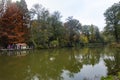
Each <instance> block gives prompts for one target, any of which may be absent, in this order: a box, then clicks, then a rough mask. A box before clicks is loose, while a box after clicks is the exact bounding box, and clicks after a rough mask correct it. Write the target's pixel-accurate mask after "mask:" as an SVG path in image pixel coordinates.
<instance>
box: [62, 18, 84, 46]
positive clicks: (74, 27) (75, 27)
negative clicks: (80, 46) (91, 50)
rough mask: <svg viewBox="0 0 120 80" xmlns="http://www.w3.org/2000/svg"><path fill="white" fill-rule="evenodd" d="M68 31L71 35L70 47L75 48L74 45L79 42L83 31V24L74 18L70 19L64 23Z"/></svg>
mask: <svg viewBox="0 0 120 80" xmlns="http://www.w3.org/2000/svg"><path fill="white" fill-rule="evenodd" d="M64 26H65V28H66V30H67V31H68V35H69V41H70V42H69V43H70V44H69V45H70V46H73V45H74V43H76V42H78V41H79V35H80V31H81V28H82V26H81V23H80V22H79V20H77V19H74V18H73V17H68V19H67V22H65V23H64Z"/></svg>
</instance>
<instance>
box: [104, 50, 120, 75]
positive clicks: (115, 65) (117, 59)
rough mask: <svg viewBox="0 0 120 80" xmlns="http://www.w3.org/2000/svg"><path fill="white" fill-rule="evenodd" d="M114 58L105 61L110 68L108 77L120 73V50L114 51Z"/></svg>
mask: <svg viewBox="0 0 120 80" xmlns="http://www.w3.org/2000/svg"><path fill="white" fill-rule="evenodd" d="M112 53H113V58H112V57H110V58H107V59H104V61H105V64H106V66H107V68H108V75H110V74H114V75H116V74H117V72H119V71H120V50H119V49H114V50H112Z"/></svg>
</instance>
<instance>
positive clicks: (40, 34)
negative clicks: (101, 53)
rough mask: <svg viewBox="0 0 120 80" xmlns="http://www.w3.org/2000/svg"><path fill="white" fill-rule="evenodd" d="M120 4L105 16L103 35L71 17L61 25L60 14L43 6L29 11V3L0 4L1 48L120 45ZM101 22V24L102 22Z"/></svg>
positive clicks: (22, 1)
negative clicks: (18, 45)
mask: <svg viewBox="0 0 120 80" xmlns="http://www.w3.org/2000/svg"><path fill="white" fill-rule="evenodd" d="M119 5H120V2H119V3H115V4H113V5H112V6H111V7H109V8H108V9H107V10H106V11H105V12H104V14H103V15H104V16H105V21H106V26H105V27H104V29H103V31H100V30H99V28H98V27H97V26H96V25H94V24H90V25H82V23H81V22H80V21H79V20H77V19H75V18H74V17H73V16H70V17H68V18H67V19H66V21H65V22H62V21H61V18H62V15H61V14H60V12H59V11H55V12H53V13H50V11H49V10H48V9H46V8H45V7H43V6H42V5H41V4H34V5H33V7H32V8H31V9H30V10H28V8H27V4H26V2H25V0H20V1H17V2H12V1H11V0H8V1H7V2H5V0H2V2H0V48H7V46H8V45H9V44H17V43H27V44H28V45H33V46H34V47H35V48H40V49H41V48H57V47H77V46H86V45H88V44H96V43H98V44H100V43H102V44H111V43H114V44H118V43H120V6H119ZM98 21H99V20H98Z"/></svg>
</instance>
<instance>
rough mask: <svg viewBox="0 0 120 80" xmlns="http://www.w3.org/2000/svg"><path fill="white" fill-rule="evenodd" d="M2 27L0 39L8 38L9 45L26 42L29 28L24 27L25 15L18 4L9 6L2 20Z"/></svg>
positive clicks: (0, 28)
mask: <svg viewBox="0 0 120 80" xmlns="http://www.w3.org/2000/svg"><path fill="white" fill-rule="evenodd" d="M0 26H1V27H0V37H3V36H7V41H8V42H7V43H8V44H13V43H22V42H26V39H27V37H28V28H27V26H25V25H24V20H23V15H22V14H21V11H20V10H19V8H18V6H17V5H16V3H11V4H9V5H8V7H7V10H6V12H5V14H4V15H3V16H2V17H1V18H0Z"/></svg>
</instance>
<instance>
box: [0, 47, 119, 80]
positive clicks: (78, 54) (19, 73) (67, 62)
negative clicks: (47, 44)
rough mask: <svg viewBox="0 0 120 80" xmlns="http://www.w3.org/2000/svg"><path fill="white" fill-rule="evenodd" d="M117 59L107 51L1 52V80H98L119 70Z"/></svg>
mask: <svg viewBox="0 0 120 80" xmlns="http://www.w3.org/2000/svg"><path fill="white" fill-rule="evenodd" d="M119 59H120V50H119V49H110V48H65V49H45V50H31V51H21V52H19V51H18V52H4V53H3V52H0V80H100V78H101V77H102V76H107V74H116V72H117V71H119V70H120V60H119Z"/></svg>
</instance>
